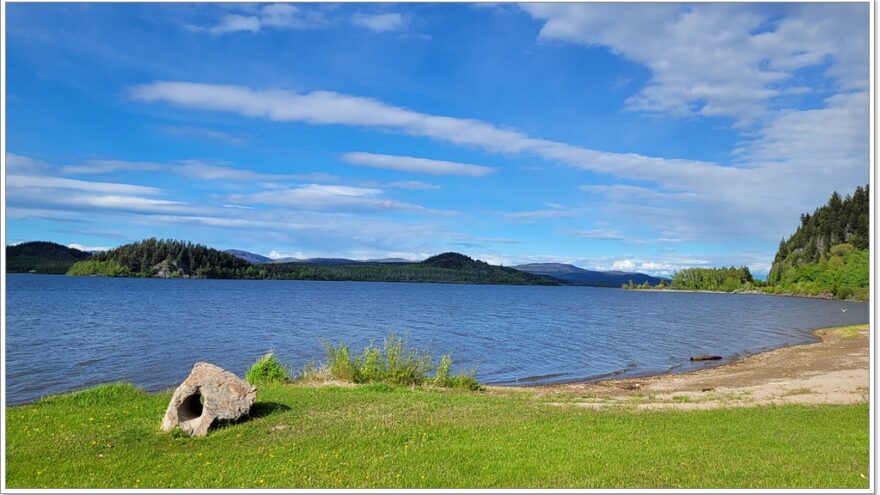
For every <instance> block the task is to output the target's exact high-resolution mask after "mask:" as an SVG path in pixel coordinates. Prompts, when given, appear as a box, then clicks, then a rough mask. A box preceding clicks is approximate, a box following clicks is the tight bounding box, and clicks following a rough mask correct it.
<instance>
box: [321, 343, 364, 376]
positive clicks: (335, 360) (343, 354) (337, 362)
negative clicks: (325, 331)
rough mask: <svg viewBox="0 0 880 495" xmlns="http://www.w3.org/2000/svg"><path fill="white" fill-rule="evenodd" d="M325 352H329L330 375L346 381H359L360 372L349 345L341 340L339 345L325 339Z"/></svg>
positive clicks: (328, 368)
mask: <svg viewBox="0 0 880 495" xmlns="http://www.w3.org/2000/svg"><path fill="white" fill-rule="evenodd" d="M324 352H325V353H326V354H327V371H328V372H329V373H330V376H331V377H333V378H335V379H337V380H343V381H346V382H357V381H358V372H357V367H356V366H355V364H354V361H352V359H351V353H350V352H349V351H348V346H347V345H345V344H344V343H342V342H340V343H339V345H338V346H334V345H333V344H331V343H329V342H327V341H324Z"/></svg>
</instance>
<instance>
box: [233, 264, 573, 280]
mask: <svg viewBox="0 0 880 495" xmlns="http://www.w3.org/2000/svg"><path fill="white" fill-rule="evenodd" d="M486 266H487V267H488V268H467V267H463V268H442V267H436V266H432V265H429V264H426V263H425V262H422V263H375V264H365V263H359V264H356V265H313V264H308V263H277V264H275V263H273V264H260V265H255V266H252V267H250V269H249V270H247V271H246V272H245V273H244V274H243V276H242V277H241V278H265V279H278V280H353V281H360V282H437V283H459V284H510V285H560V282H559V281H557V280H554V279H550V278H547V277H542V276H538V275H533V274H530V273H525V272H520V271H518V270H514V269H512V268H505V267H499V266H492V265H489V264H486Z"/></svg>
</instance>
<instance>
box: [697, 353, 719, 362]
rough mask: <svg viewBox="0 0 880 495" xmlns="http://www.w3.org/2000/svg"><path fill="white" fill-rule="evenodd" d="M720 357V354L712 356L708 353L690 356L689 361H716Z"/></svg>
mask: <svg viewBox="0 0 880 495" xmlns="http://www.w3.org/2000/svg"><path fill="white" fill-rule="evenodd" d="M719 359H721V356H714V355H710V354H703V355H702V356H691V361H717V360H719Z"/></svg>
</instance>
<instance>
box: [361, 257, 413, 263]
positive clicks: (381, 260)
mask: <svg viewBox="0 0 880 495" xmlns="http://www.w3.org/2000/svg"><path fill="white" fill-rule="evenodd" d="M365 263H416V261H413V260H408V259H406V258H379V259H372V260H367V261H365Z"/></svg>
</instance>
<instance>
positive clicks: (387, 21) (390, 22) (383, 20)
mask: <svg viewBox="0 0 880 495" xmlns="http://www.w3.org/2000/svg"><path fill="white" fill-rule="evenodd" d="M351 23H352V24H354V25H355V26H359V27H362V28H366V29H369V30H370V31H373V32H376V33H386V32H389V31H402V30H404V29H406V26H407V19H406V17H404V16H403V15H402V14H399V13H396V12H388V13H384V14H365V13H357V14H354V15H352V16H351Z"/></svg>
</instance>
